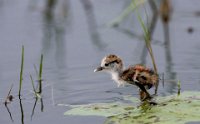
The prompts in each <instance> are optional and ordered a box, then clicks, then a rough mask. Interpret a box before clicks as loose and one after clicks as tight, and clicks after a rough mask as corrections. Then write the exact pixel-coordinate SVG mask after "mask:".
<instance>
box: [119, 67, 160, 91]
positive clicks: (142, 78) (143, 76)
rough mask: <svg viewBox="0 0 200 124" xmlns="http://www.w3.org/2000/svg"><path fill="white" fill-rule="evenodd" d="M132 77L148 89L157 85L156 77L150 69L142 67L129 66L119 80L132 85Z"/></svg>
mask: <svg viewBox="0 0 200 124" xmlns="http://www.w3.org/2000/svg"><path fill="white" fill-rule="evenodd" d="M134 76H136V77H135V78H136V80H137V81H138V83H140V84H142V85H144V86H147V88H148V89H150V88H151V87H152V86H155V85H156V84H157V83H158V79H159V78H158V75H157V74H156V73H155V72H154V71H153V70H152V69H150V68H147V67H145V66H143V65H139V64H137V65H135V66H130V67H129V68H127V69H126V70H124V71H123V73H122V74H121V76H120V77H121V79H122V80H124V81H126V82H127V83H130V84H134Z"/></svg>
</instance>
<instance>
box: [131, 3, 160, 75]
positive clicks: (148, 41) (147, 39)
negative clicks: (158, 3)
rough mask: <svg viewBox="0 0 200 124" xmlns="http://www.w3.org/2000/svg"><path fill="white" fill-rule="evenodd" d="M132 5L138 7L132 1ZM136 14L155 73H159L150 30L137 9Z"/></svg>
mask: <svg viewBox="0 0 200 124" xmlns="http://www.w3.org/2000/svg"><path fill="white" fill-rule="evenodd" d="M132 3H133V5H134V6H136V4H135V0H132ZM136 12H137V16H138V20H139V22H140V25H141V27H142V29H143V32H144V39H145V43H146V47H147V49H148V51H149V54H150V57H151V60H152V63H153V67H154V71H155V72H156V73H157V67H156V63H155V59H154V54H153V50H152V47H151V35H150V32H149V29H148V28H147V27H146V26H145V24H144V21H143V20H142V18H141V16H140V14H139V12H138V10H137V9H136Z"/></svg>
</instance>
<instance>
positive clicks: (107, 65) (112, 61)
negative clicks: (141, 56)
mask: <svg viewBox="0 0 200 124" xmlns="http://www.w3.org/2000/svg"><path fill="white" fill-rule="evenodd" d="M122 70H123V63H122V60H121V59H120V58H119V57H118V56H116V55H113V54H111V55H108V56H105V57H104V58H103V59H102V61H101V65H100V66H99V67H97V68H96V69H95V70H94V72H99V71H107V72H110V73H113V72H119V73H120V72H121V71H122Z"/></svg>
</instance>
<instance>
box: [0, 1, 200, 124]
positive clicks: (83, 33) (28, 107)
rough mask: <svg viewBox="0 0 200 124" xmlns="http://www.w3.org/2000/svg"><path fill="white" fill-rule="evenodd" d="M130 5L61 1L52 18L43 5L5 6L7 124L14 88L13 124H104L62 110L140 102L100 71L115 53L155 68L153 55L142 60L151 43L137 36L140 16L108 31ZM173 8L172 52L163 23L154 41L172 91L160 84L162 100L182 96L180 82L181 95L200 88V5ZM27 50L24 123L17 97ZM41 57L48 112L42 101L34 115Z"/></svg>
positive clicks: (2, 80) (1, 119) (2, 71)
mask: <svg viewBox="0 0 200 124" xmlns="http://www.w3.org/2000/svg"><path fill="white" fill-rule="evenodd" d="M129 2H130V1H113V0H101V1H97V0H96V1H95V0H91V5H86V4H84V2H81V1H80V0H73V1H72V0H71V1H70V0H59V1H58V3H56V6H54V7H55V8H54V9H55V10H54V11H53V12H52V13H51V12H49V11H48V12H45V1H44V0H43V1H40V0H36V1H32V0H21V1H11V0H2V1H0V18H1V19H0V27H1V28H0V43H1V45H0V50H1V52H0V98H1V99H0V102H1V104H0V109H1V110H0V123H1V124H12V120H11V118H10V116H9V113H8V111H7V109H6V107H5V106H4V105H3V102H4V98H5V96H6V95H7V93H8V91H9V88H10V86H11V84H14V86H13V89H12V94H13V95H14V96H15V99H14V101H13V102H12V103H11V104H9V105H8V107H9V110H10V113H11V114H12V118H13V121H14V124H21V123H23V122H24V123H25V124H31V123H33V124H35V123H37V124H44V123H48V124H55V123H60V124H64V123H73V124H82V123H87V124H93V123H96V124H97V123H98V124H102V123H103V122H104V120H105V118H101V117H74V116H64V115H63V113H64V112H65V111H66V110H67V108H66V107H61V106H57V104H61V103H62V104H83V103H94V102H110V101H116V100H120V99H121V98H122V96H123V95H126V94H133V95H135V96H137V88H136V87H131V86H129V87H120V88H118V87H117V85H116V84H115V83H113V81H111V80H110V77H109V76H108V75H107V74H104V73H101V74H100V73H98V74H96V73H93V70H94V68H95V67H96V66H97V65H99V63H100V60H101V58H102V57H103V56H105V55H107V54H110V53H114V54H117V55H119V56H121V57H122V58H123V60H124V62H125V65H126V66H128V65H130V64H137V63H141V62H143V63H146V64H147V65H148V66H151V67H152V63H151V59H150V57H149V55H147V57H144V56H142V55H143V53H142V51H143V45H144V44H143V43H144V41H143V40H141V38H138V37H140V36H141V35H140V34H141V33H140V32H141V27H140V25H139V23H138V22H137V17H136V16H133V15H130V16H129V17H128V18H125V20H124V21H123V22H122V23H121V24H120V26H119V27H118V28H110V27H107V26H106V24H108V23H109V22H110V21H112V20H113V19H114V18H115V17H117V16H118V15H119V14H120V13H121V11H122V10H124V8H125V7H126V6H127V5H128V4H129ZM172 4H173V16H172V17H171V22H170V25H169V32H170V43H171V44H170V49H169V46H166V45H163V44H164V35H163V25H162V23H161V21H160V19H159V20H158V21H157V24H156V28H155V30H154V35H153V39H154V40H153V41H152V42H153V44H152V46H153V50H154V54H155V59H156V64H157V66H158V70H159V72H160V73H164V74H165V81H164V82H165V86H164V88H163V87H162V85H160V87H159V92H158V93H159V95H168V94H171V93H175V92H177V84H176V83H177V80H180V81H181V90H182V91H183V90H200V65H199V63H200V57H199V54H200V50H199V49H200V41H199V39H200V35H199V33H200V23H199V20H200V17H199V15H198V13H199V11H200V9H199V5H200V1H199V0H193V1H188V0H175V1H173V2H172ZM88 7H89V8H88ZM90 7H91V8H90ZM146 7H147V8H148V6H146ZM53 13H54V14H53ZM149 18H150V17H149ZM188 30H189V32H188ZM191 30H192V31H191ZM131 33H134V34H136V36H135V35H130V34H131ZM157 41H158V42H157ZM22 45H24V46H25V67H24V80H23V90H22V94H23V95H22V98H23V99H22V101H21V103H22V106H23V112H24V119H23V122H22V120H21V108H20V101H19V100H18V97H17V94H18V85H19V72H20V60H21V56H20V55H21V46H22ZM42 53H43V54H44V70H43V78H44V82H43V85H44V87H43V93H42V98H43V105H44V108H43V111H42V112H41V102H40V101H38V102H37V104H36V107H35V110H34V113H33V111H32V110H33V107H34V102H35V99H34V95H33V93H32V85H31V80H30V77H29V75H30V74H31V75H32V76H33V77H34V79H35V80H37V76H36V73H35V69H34V65H36V66H37V67H38V66H39V59H40V54H42ZM141 58H142V59H141ZM31 116H32V119H31Z"/></svg>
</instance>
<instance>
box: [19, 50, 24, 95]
mask: <svg viewBox="0 0 200 124" xmlns="http://www.w3.org/2000/svg"><path fill="white" fill-rule="evenodd" d="M23 69H24V46H22V55H21V70H20V80H19V93H18V95H19V98H20V97H21V89H22V80H23Z"/></svg>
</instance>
